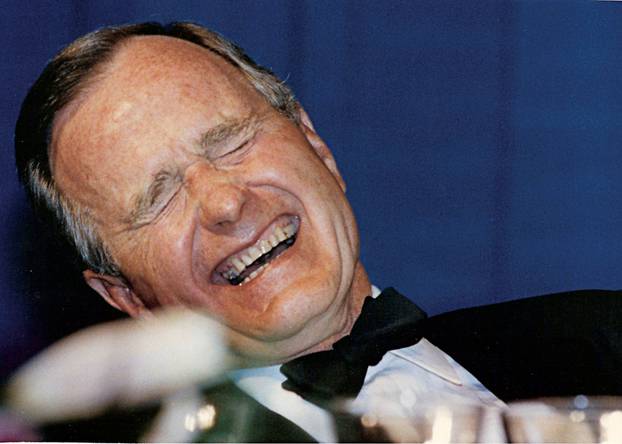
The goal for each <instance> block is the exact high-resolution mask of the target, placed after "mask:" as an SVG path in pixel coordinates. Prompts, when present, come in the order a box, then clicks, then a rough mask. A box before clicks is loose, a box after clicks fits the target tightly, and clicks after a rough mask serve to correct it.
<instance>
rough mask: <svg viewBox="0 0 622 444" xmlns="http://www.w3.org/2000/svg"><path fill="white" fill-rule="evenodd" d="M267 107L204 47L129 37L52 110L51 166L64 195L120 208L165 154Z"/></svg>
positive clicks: (111, 208)
mask: <svg viewBox="0 0 622 444" xmlns="http://www.w3.org/2000/svg"><path fill="white" fill-rule="evenodd" d="M267 106H268V105H267V103H266V102H265V100H264V99H263V98H262V97H261V96H260V95H259V94H258V93H257V92H256V91H255V90H254V88H253V87H252V86H251V85H250V83H249V82H248V81H247V80H246V79H245V78H244V76H243V75H242V74H241V73H240V71H239V70H238V69H236V68H235V67H233V66H232V65H231V64H229V63H228V62H226V61H225V60H224V59H222V58H221V57H219V56H218V55H216V54H214V53H212V52H211V51H209V50H207V49H205V48H202V47H200V46H198V45H195V44H193V43H190V42H186V41H183V40H179V39H174V38H170V37H160V36H144V37H134V38H132V39H130V40H129V41H128V42H127V43H125V44H124V45H123V46H122V47H121V48H119V49H118V50H117V51H116V53H115V55H114V56H113V58H112V59H111V60H110V61H109V62H108V63H107V64H106V65H105V66H104V67H103V68H102V70H101V72H100V73H98V74H97V75H96V77H94V79H93V80H92V81H90V82H89V83H88V84H87V85H86V87H85V89H84V90H83V91H82V93H81V94H80V96H79V97H78V98H77V99H76V100H74V101H73V102H72V103H70V104H69V105H68V106H67V107H66V108H65V109H64V110H62V111H61V112H60V113H59V115H58V116H57V119H56V120H55V123H54V127H53V133H52V151H51V166H52V171H53V174H54V177H55V180H56V182H57V184H58V186H59V188H60V189H61V191H62V192H63V193H64V194H65V195H66V196H68V197H69V198H70V199H71V200H75V201H78V203H80V204H81V205H83V206H87V207H91V208H92V209H95V208H93V207H98V206H99V207H105V206H106V205H107V206H108V207H109V208H101V209H102V210H105V211H107V212H113V213H114V212H115V211H122V210H125V209H126V207H127V205H129V202H128V201H127V200H128V199H129V196H130V194H131V193H130V191H135V189H136V187H138V186H140V185H141V184H140V183H139V182H140V180H142V179H145V180H146V178H147V174H146V173H148V172H149V171H153V170H155V169H156V168H159V167H160V165H159V164H161V163H162V162H163V161H165V159H164V157H166V156H165V154H166V153H170V152H172V151H174V150H175V149H178V148H180V149H181V148H182V147H183V146H184V145H187V144H190V143H194V141H195V140H196V138H197V137H199V136H200V134H201V133H202V132H203V131H205V130H207V129H209V128H210V127H214V126H216V125H218V124H221V123H222V122H223V121H227V120H232V119H236V118H239V117H242V116H248V115H252V114H253V113H255V112H258V111H257V110H258V109H259V108H262V107H267ZM104 195H105V199H102V198H103V197H104Z"/></svg>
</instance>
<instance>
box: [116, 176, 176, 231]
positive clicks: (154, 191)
mask: <svg viewBox="0 0 622 444" xmlns="http://www.w3.org/2000/svg"><path fill="white" fill-rule="evenodd" d="M179 177H180V174H179V172H178V171H177V170H171V169H161V170H160V171H158V172H157V173H156V174H155V175H154V176H153V179H152V180H151V183H150V184H149V186H148V187H147V188H146V189H145V190H144V191H143V192H139V193H137V194H136V195H134V196H133V197H132V203H133V205H132V210H131V212H130V214H129V216H128V217H127V219H126V221H125V222H126V223H127V224H129V225H130V227H131V228H139V227H141V226H143V225H145V224H146V223H147V222H145V221H142V220H141V219H144V217H145V216H146V215H147V214H148V213H149V210H150V209H151V208H152V207H153V205H154V204H155V202H156V201H157V200H158V198H159V197H160V196H161V195H162V193H163V191H164V190H165V189H166V186H167V184H168V183H169V182H170V181H171V180H172V179H176V178H179Z"/></svg>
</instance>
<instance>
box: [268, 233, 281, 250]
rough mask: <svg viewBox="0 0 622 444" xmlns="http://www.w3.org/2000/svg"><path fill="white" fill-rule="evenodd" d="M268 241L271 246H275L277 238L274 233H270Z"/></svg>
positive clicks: (277, 241) (277, 242)
mask: <svg viewBox="0 0 622 444" xmlns="http://www.w3.org/2000/svg"><path fill="white" fill-rule="evenodd" d="M270 243H271V244H272V246H273V247H276V246H277V245H278V244H279V240H278V239H277V238H276V236H275V235H274V234H271V235H270Z"/></svg>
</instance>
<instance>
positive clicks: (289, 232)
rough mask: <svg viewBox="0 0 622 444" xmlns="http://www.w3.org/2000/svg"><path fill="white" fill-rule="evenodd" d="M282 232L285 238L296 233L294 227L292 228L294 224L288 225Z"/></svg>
mask: <svg viewBox="0 0 622 444" xmlns="http://www.w3.org/2000/svg"><path fill="white" fill-rule="evenodd" d="M283 232H284V233H285V236H287V237H290V236H293V235H294V233H295V232H296V227H295V226H294V224H289V225H288V226H286V227H285V228H283Z"/></svg>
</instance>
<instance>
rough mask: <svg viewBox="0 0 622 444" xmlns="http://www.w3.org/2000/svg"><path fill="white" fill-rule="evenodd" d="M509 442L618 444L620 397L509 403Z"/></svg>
mask: <svg viewBox="0 0 622 444" xmlns="http://www.w3.org/2000/svg"><path fill="white" fill-rule="evenodd" d="M504 423H505V428H506V434H507V436H508V439H509V441H510V442H523V443H536V442H537V443H547V442H556V443H575V442H582V443H622V398H621V397H607V396H595V397H587V396H583V395H579V396H576V397H574V398H542V399H536V400H531V401H520V402H514V403H510V404H509V409H508V410H507V411H506V412H505V414H504Z"/></svg>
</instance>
